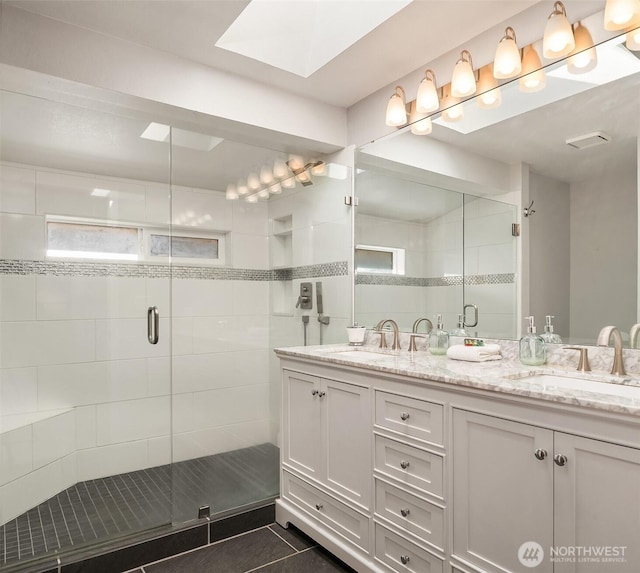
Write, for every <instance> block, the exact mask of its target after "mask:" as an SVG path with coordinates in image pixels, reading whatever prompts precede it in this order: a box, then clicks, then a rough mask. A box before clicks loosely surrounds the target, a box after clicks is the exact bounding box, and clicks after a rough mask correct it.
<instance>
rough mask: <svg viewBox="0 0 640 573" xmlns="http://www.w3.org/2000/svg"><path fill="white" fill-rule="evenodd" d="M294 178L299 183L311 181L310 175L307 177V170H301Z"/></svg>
mask: <svg viewBox="0 0 640 573" xmlns="http://www.w3.org/2000/svg"><path fill="white" fill-rule="evenodd" d="M296 179H297V180H298V181H300V183H307V182H309V181H311V177H309V173H308V172H307V171H302V172H300V173H298V174H297V175H296Z"/></svg>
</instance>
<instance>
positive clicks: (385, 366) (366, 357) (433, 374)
mask: <svg viewBox="0 0 640 573" xmlns="http://www.w3.org/2000/svg"><path fill="white" fill-rule="evenodd" d="M275 352H276V354H277V355H278V356H280V357H282V358H285V357H292V358H302V359H308V360H316V361H319V362H322V363H329V364H336V365H340V366H351V367H353V366H355V367H359V368H362V369H365V370H373V371H376V372H383V373H389V374H399V375H402V376H408V377H411V378H418V379H423V380H430V381H434V382H443V383H445V384H454V385H457V386H465V387H470V388H478V389H482V390H489V391H493V392H502V393H506V394H513V395H518V396H526V397H530V398H537V399H541V400H547V401H553V402H562V403H565V404H571V405H574V406H581V407H587V408H594V409H598V410H606V411H609V412H618V413H622V414H630V415H633V416H640V378H638V377H635V376H633V377H632V376H626V377H620V376H613V375H610V374H606V373H603V372H587V373H582V372H577V371H576V370H575V369H570V368H562V367H557V366H540V367H528V366H524V365H522V364H521V363H520V362H515V361H512V360H499V361H493V362H463V361H459V360H451V359H449V358H447V357H446V356H433V355H431V354H429V353H427V352H425V351H418V352H408V351H406V350H401V351H391V350H380V349H378V348H377V347H373V346H359V347H354V346H349V345H347V344H334V345H323V346H297V347H290V348H277V349H276V350H275ZM533 374H553V375H558V376H563V377H569V378H577V379H579V380H592V381H596V382H606V383H609V384H622V385H625V386H633V387H636V388H637V389H638V392H637V395H636V396H618V395H615V394H610V393H605V392H604V391H600V388H598V390H597V391H594V390H585V389H568V388H559V387H556V386H554V385H552V384H543V383H540V382H536V381H533V380H530V379H528V376H529V375H533ZM601 386H602V388H604V389H605V390H606V389H607V387H606V385H604V384H603V385H601Z"/></svg>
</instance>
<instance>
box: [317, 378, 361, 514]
mask: <svg viewBox="0 0 640 573" xmlns="http://www.w3.org/2000/svg"><path fill="white" fill-rule="evenodd" d="M323 387H324V391H325V392H326V394H325V395H324V396H323V397H322V398H321V400H322V403H323V408H324V412H323V417H324V425H323V446H324V452H325V464H326V470H325V476H326V483H327V485H328V486H329V487H330V488H331V489H333V490H335V491H337V492H338V493H340V494H342V495H344V496H345V497H347V498H349V499H350V500H352V501H354V502H355V503H357V504H359V505H360V506H362V507H363V508H365V509H368V508H369V506H370V502H371V500H370V497H371V480H372V471H371V439H372V437H371V398H370V392H369V389H368V388H362V387H360V386H354V385H353V384H345V383H343V382H337V381H335V380H324V379H323Z"/></svg>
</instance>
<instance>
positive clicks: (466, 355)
mask: <svg viewBox="0 0 640 573" xmlns="http://www.w3.org/2000/svg"><path fill="white" fill-rule="evenodd" d="M447 357H448V358H451V359H452V360H465V361H467V362H488V361H490V360H502V356H501V355H500V345H499V344H487V345H485V346H463V345H462V344H456V345H454V346H450V347H449V349H448V350H447Z"/></svg>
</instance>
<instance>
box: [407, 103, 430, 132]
mask: <svg viewBox="0 0 640 573" xmlns="http://www.w3.org/2000/svg"><path fill="white" fill-rule="evenodd" d="M417 107H418V106H417V103H416V102H415V101H414V102H411V113H410V114H409V123H410V124H411V133H413V134H414V135H429V134H430V133H431V131H432V130H433V124H432V123H431V118H429V117H425V114H423V113H419V112H418V111H417Z"/></svg>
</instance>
